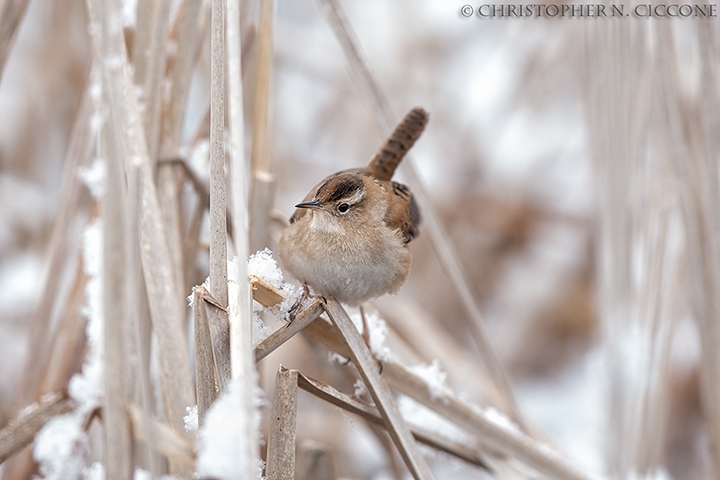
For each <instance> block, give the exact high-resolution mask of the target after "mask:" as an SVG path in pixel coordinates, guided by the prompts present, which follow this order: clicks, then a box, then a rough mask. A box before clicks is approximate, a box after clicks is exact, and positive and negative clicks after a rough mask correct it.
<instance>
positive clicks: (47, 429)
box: [33, 412, 88, 480]
mask: <svg viewBox="0 0 720 480" xmlns="http://www.w3.org/2000/svg"><path fill="white" fill-rule="evenodd" d="M82 422H83V417H82V416H81V415H78V414H77V412H71V413H69V414H67V415H60V416H57V417H54V418H52V419H51V420H50V421H49V422H48V423H46V424H45V426H44V427H43V428H42V430H40V431H39V432H38V434H37V435H36V436H35V442H34V446H33V456H34V457H35V460H37V462H38V464H39V470H40V475H41V477H42V478H44V479H46V480H63V479H66V478H76V477H78V476H79V475H80V472H81V471H82V469H83V467H84V466H85V460H84V459H83V455H82V453H83V452H85V451H86V450H87V447H88V439H87V436H86V435H85V432H84V431H83V428H82Z"/></svg>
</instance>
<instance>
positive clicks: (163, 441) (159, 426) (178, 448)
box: [127, 403, 196, 470]
mask: <svg viewBox="0 0 720 480" xmlns="http://www.w3.org/2000/svg"><path fill="white" fill-rule="evenodd" d="M127 411H128V417H129V419H130V423H131V425H132V433H133V436H134V437H135V439H136V440H139V441H142V442H147V443H149V444H151V445H154V447H155V448H156V449H157V452H158V453H160V454H162V455H164V456H165V457H167V458H168V460H170V461H171V462H174V463H175V464H177V465H182V466H183V467H186V468H187V469H188V470H189V469H191V468H192V467H193V465H194V464H195V457H196V451H195V445H194V444H193V443H192V442H191V441H190V440H188V439H187V438H186V437H184V436H183V435H181V434H179V433H178V432H177V430H176V429H174V428H172V427H171V426H169V425H166V424H165V423H163V422H159V421H157V420H155V419H154V418H152V417H150V416H148V415H147V414H146V413H145V412H144V411H143V409H142V408H141V407H139V406H137V405H135V404H132V403H131V404H129V405H128V407H127Z"/></svg>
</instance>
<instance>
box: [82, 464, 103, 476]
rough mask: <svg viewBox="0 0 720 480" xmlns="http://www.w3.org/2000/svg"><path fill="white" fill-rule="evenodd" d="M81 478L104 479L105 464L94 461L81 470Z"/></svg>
mask: <svg viewBox="0 0 720 480" xmlns="http://www.w3.org/2000/svg"><path fill="white" fill-rule="evenodd" d="M82 478H83V480H105V465H103V464H102V463H100V462H94V463H93V464H92V465H90V466H89V467H87V468H85V469H83V471H82Z"/></svg>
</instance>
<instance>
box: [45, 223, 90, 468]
mask: <svg viewBox="0 0 720 480" xmlns="http://www.w3.org/2000/svg"><path fill="white" fill-rule="evenodd" d="M102 245H103V235H102V224H101V222H100V220H96V221H95V222H94V223H92V224H91V225H89V226H88V227H87V228H86V230H85V233H84V235H83V252H82V253H83V267H84V270H85V274H86V275H87V276H88V282H87V285H86V287H85V299H86V303H85V305H84V306H83V308H82V312H83V314H84V315H86V316H87V319H88V323H87V327H86V332H87V339H88V340H87V342H88V346H89V352H88V356H87V358H86V360H85V363H84V364H83V368H82V371H81V372H80V373H78V374H76V375H75V376H74V377H73V378H72V379H70V384H69V387H68V391H69V393H70V396H71V397H72V398H73V399H75V400H76V401H77V403H78V406H77V407H76V409H75V410H74V411H72V412H70V413H68V414H66V415H62V416H58V417H55V418H53V419H52V420H51V421H49V422H48V423H47V424H46V425H45V426H44V427H43V429H42V430H40V432H39V433H38V434H37V436H36V437H35V443H34V448H33V456H34V457H35V460H37V462H38V464H39V470H40V475H41V478H44V479H48V480H51V479H52V480H54V479H57V480H61V479H65V478H77V477H79V476H80V475H81V473H82V472H83V468H84V467H85V460H84V454H85V452H86V451H87V449H88V438H87V435H86V434H85V432H84V430H83V428H82V426H83V422H84V421H85V418H86V416H87V415H88V413H89V412H91V411H92V410H93V409H95V408H96V407H97V406H98V405H100V401H101V399H102V395H103V392H104V383H103V369H104V366H103V350H102V348H103V324H104V317H103V303H102ZM96 469H97V467H95V466H93V467H90V469H87V470H86V471H85V473H83V475H90V476H85V478H90V479H94V478H103V477H104V472H103V477H96V476H92V475H96V474H97V475H99V473H97V472H96Z"/></svg>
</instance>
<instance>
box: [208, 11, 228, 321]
mask: <svg viewBox="0 0 720 480" xmlns="http://www.w3.org/2000/svg"><path fill="white" fill-rule="evenodd" d="M224 10H225V8H224V2H223V1H222V0H213V2H212V18H211V41H210V50H211V56H210V293H211V294H212V295H213V297H214V298H215V301H217V302H218V303H219V304H220V306H221V307H223V308H227V305H228V287H227V281H228V277H227V224H226V223H225V216H226V208H227V207H226V202H225V11H224Z"/></svg>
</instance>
